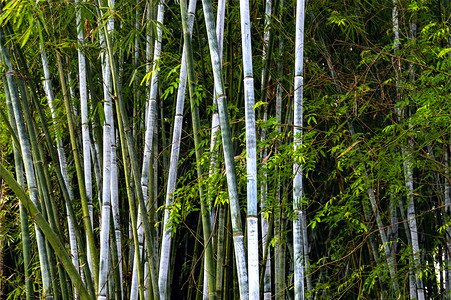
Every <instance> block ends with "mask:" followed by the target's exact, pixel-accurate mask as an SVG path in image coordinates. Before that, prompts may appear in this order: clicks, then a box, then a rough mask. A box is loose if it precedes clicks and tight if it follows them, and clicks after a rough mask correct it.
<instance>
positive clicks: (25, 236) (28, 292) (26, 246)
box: [3, 76, 33, 300]
mask: <svg viewBox="0 0 451 300" xmlns="http://www.w3.org/2000/svg"><path fill="white" fill-rule="evenodd" d="M3 84H4V89H5V97H6V106H7V109H8V116H9V122H10V124H11V131H12V133H13V134H12V136H13V137H14V139H15V142H14V165H15V171H16V178H17V182H18V183H19V185H20V186H21V187H22V188H23V187H24V186H25V178H24V174H23V162H22V157H21V156H20V144H19V141H18V140H17V134H18V132H17V126H16V119H15V118H14V110H13V106H12V103H11V97H10V94H9V88H8V83H7V81H6V78H5V77H4V76H3ZM19 211H20V229H21V234H22V251H23V260H24V273H25V297H26V298H25V299H26V300H30V299H32V293H33V280H32V278H31V268H30V267H31V264H30V262H31V245H30V232H29V229H28V213H27V210H26V208H25V206H24V205H23V204H22V202H20V206H19Z"/></svg>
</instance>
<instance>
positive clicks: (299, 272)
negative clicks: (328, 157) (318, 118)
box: [293, 0, 307, 300]
mask: <svg viewBox="0 0 451 300" xmlns="http://www.w3.org/2000/svg"><path fill="white" fill-rule="evenodd" d="M304 22H305V0H298V1H297V4H296V43H295V55H296V56H295V74H294V139H295V140H294V151H296V149H297V148H298V147H301V146H302V134H303V132H302V126H303V109H304V102H303V89H304ZM301 168H302V165H301V164H300V163H298V162H297V161H296V162H295V163H294V164H293V173H294V180H293V210H294V214H295V217H294V220H293V250H294V253H293V256H294V299H296V300H301V299H304V297H305V296H304V272H305V268H304V264H305V257H304V243H306V242H307V241H306V239H305V238H304V234H303V227H302V225H303V224H302V223H303V222H302V219H303V218H304V214H305V211H304V207H303V206H304V205H303V203H302V201H303V198H304V190H303V186H302V182H303V174H302V171H301Z"/></svg>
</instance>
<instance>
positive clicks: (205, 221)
mask: <svg viewBox="0 0 451 300" xmlns="http://www.w3.org/2000/svg"><path fill="white" fill-rule="evenodd" d="M180 10H181V13H182V27H183V36H184V47H185V57H186V66H187V72H188V87H189V94H190V103H191V116H192V124H193V133H194V147H195V153H196V166H197V177H198V180H199V181H202V170H201V168H200V166H201V158H202V153H203V149H202V147H201V141H200V136H199V132H200V130H201V126H200V117H199V107H198V105H197V104H196V99H195V80H196V79H195V75H194V58H193V50H192V46H191V33H190V30H189V26H188V12H187V3H186V0H181V1H180ZM203 194H204V191H203V187H202V183H201V184H200V185H199V197H200V205H201V215H202V228H203V237H204V247H205V257H206V258H205V263H206V268H205V269H206V272H207V282H208V296H209V299H215V298H216V288H215V279H214V274H215V266H214V260H213V246H212V243H211V224H210V216H209V212H208V209H207V207H206V204H205V201H204V199H203Z"/></svg>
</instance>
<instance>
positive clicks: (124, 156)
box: [118, 94, 144, 300]
mask: <svg viewBox="0 0 451 300" xmlns="http://www.w3.org/2000/svg"><path fill="white" fill-rule="evenodd" d="M121 98H122V96H121V94H119V99H121ZM118 129H119V140H120V143H121V149H122V151H121V152H122V161H123V162H124V164H123V167H124V174H125V184H126V186H127V199H128V201H129V207H130V222H131V226H132V236H133V243H134V251H135V259H134V261H136V262H137V266H138V268H137V276H138V291H139V298H140V299H141V300H143V299H144V272H143V268H142V264H141V257H140V253H139V250H140V249H139V241H138V229H137V227H138V226H137V217H136V216H137V208H136V203H135V201H134V200H135V199H134V194H133V190H132V189H133V187H132V183H133V181H132V180H131V179H130V174H131V172H130V170H129V164H130V158H129V155H128V148H127V143H126V141H125V138H124V135H123V134H120V133H121V132H124V125H123V122H122V115H120V114H118Z"/></svg>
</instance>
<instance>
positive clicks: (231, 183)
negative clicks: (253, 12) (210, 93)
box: [202, 0, 249, 300]
mask: <svg viewBox="0 0 451 300" xmlns="http://www.w3.org/2000/svg"><path fill="white" fill-rule="evenodd" d="M202 6H203V8H204V17H205V23H206V24H207V34H208V44H209V46H210V47H209V48H210V57H211V61H212V66H213V77H214V84H215V92H216V97H217V98H216V99H217V103H218V110H219V121H220V124H221V133H222V145H223V151H224V157H225V164H226V173H227V184H228V192H229V201H230V206H231V215H232V228H233V239H234V245H235V247H234V248H235V254H236V255H235V258H236V260H237V263H236V265H237V268H238V279H239V288H240V297H241V299H242V300H245V299H248V297H249V295H248V294H249V287H248V275H247V268H246V255H245V252H244V241H243V240H244V237H243V230H242V226H241V219H240V218H241V216H240V206H239V201H238V188H237V183H236V182H237V181H236V171H235V161H234V154H233V144H232V135H231V129H230V123H229V116H228V113H227V102H226V98H227V96H226V94H225V91H224V83H223V75H222V68H221V63H220V59H219V57H220V55H219V50H218V41H217V38H216V35H215V31H216V29H215V22H214V18H213V8H212V5H211V1H210V0H202Z"/></svg>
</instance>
